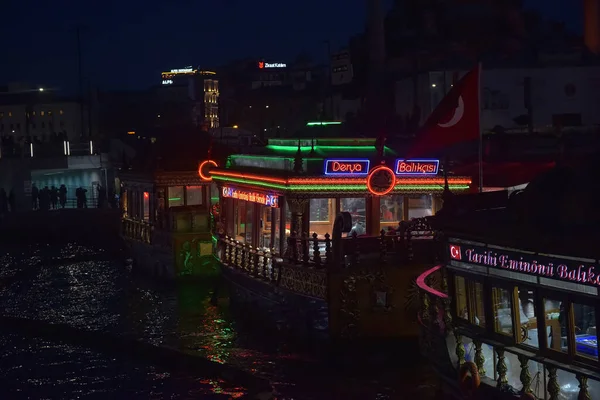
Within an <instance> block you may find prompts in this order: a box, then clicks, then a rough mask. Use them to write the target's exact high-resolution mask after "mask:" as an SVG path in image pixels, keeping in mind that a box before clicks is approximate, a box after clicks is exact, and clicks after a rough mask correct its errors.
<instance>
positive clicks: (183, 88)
mask: <svg viewBox="0 0 600 400" xmlns="http://www.w3.org/2000/svg"><path fill="white" fill-rule="evenodd" d="M159 93H160V94H161V95H162V96H163V98H164V100H165V101H169V100H172V101H181V100H182V99H184V98H185V99H188V100H189V101H190V102H191V103H190V106H191V108H190V114H189V115H190V117H191V118H192V120H193V122H194V124H195V125H196V126H200V127H202V128H203V129H205V130H207V129H210V128H218V127H219V80H218V78H217V74H216V72H214V71H205V70H201V69H200V68H192V67H191V66H190V67H186V68H181V69H172V70H170V71H167V72H163V73H162V74H161V87H160V88H159Z"/></svg>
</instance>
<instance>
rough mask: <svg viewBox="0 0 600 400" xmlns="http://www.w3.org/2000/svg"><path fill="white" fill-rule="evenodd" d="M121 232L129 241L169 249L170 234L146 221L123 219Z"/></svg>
mask: <svg viewBox="0 0 600 400" xmlns="http://www.w3.org/2000/svg"><path fill="white" fill-rule="evenodd" d="M121 229H122V230H121V232H122V234H123V236H124V237H125V238H127V239H129V240H135V241H138V242H142V243H146V244H151V245H153V246H158V247H171V233H170V232H169V231H167V230H163V229H157V228H156V227H154V226H153V225H152V224H150V223H148V222H146V221H137V220H133V219H129V218H123V220H122V228H121Z"/></svg>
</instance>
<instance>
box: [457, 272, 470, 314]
mask: <svg viewBox="0 0 600 400" xmlns="http://www.w3.org/2000/svg"><path fill="white" fill-rule="evenodd" d="M454 288H455V295H456V315H457V316H458V317H460V318H463V319H466V320H469V308H468V307H467V285H466V282H465V278H463V277H462V276H458V275H457V276H455V277H454Z"/></svg>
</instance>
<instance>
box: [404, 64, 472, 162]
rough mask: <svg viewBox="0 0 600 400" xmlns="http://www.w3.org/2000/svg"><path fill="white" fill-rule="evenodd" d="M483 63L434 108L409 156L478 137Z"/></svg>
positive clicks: (417, 155) (434, 151) (429, 153)
mask: <svg viewBox="0 0 600 400" xmlns="http://www.w3.org/2000/svg"><path fill="white" fill-rule="evenodd" d="M480 73H481V67H480V65H477V67H475V68H474V69H472V70H471V71H469V72H467V74H466V75H465V76H463V78H462V79H461V80H460V81H458V82H457V83H456V84H454V85H453V87H452V89H450V91H449V92H448V94H446V96H445V97H444V98H443V99H442V101H440V103H439V104H438V106H437V107H436V108H435V110H433V112H432V113H431V115H430V116H429V118H427V121H425V124H424V125H423V127H422V128H421V129H420V130H419V132H418V133H417V136H416V139H415V142H414V143H413V146H412V148H411V149H410V150H409V152H408V155H407V158H415V157H423V156H430V155H433V154H434V153H439V152H440V151H442V150H444V149H446V148H448V147H451V146H453V145H455V144H459V143H464V142H470V141H475V140H478V139H479V138H480V137H481V130H480V125H479V76H480Z"/></svg>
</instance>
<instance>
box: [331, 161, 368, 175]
mask: <svg viewBox="0 0 600 400" xmlns="http://www.w3.org/2000/svg"><path fill="white" fill-rule="evenodd" d="M369 163H370V162H369V160H366V159H356V160H354V159H340V160H332V159H330V160H325V175H358V176H360V175H367V174H368V173H369Z"/></svg>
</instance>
